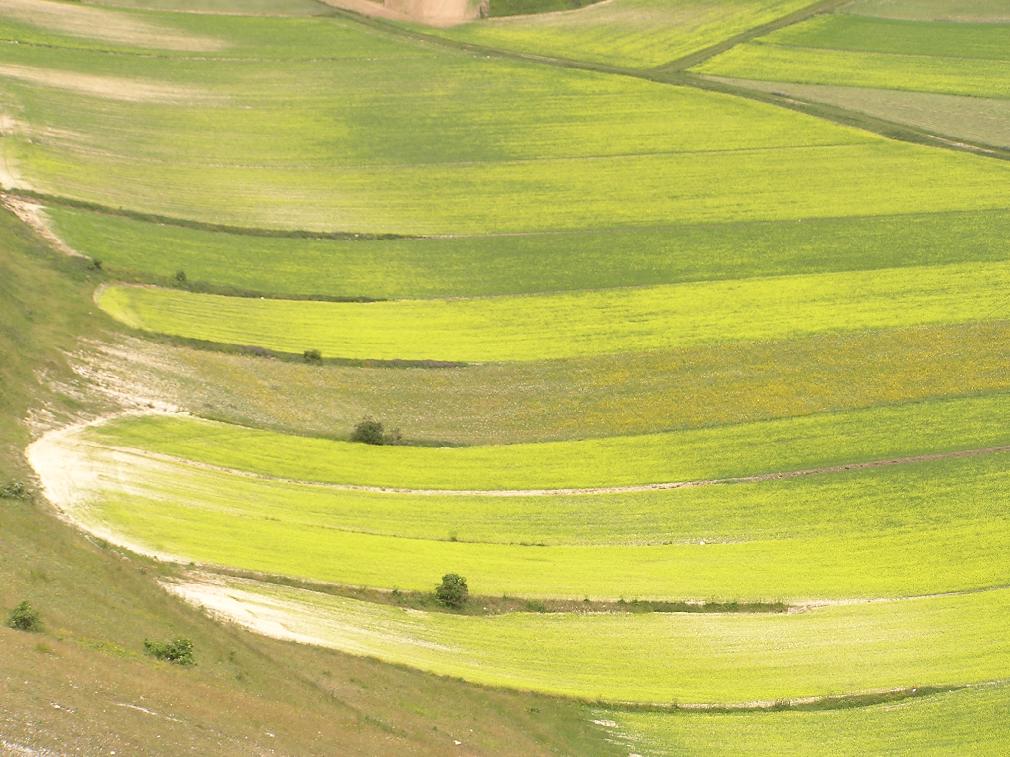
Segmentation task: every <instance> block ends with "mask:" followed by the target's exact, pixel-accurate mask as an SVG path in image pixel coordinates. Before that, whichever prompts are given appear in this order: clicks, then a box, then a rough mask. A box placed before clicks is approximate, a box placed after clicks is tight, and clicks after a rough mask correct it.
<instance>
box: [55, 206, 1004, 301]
mask: <svg viewBox="0 0 1010 757" xmlns="http://www.w3.org/2000/svg"><path fill="white" fill-rule="evenodd" d="M47 212H48V214H49V216H50V217H51V218H52V220H53V222H54V227H55V231H56V232H57V233H58V234H59V235H60V236H61V237H62V238H63V239H64V240H65V241H66V242H67V243H68V244H69V245H70V246H71V247H73V248H74V249H76V250H78V251H79V252H81V253H83V254H85V255H89V256H90V257H92V258H97V259H100V260H101V261H102V262H103V264H104V267H105V269H106V270H107V271H109V272H110V273H112V274H113V275H115V276H117V277H118V278H125V279H133V280H135V281H140V282H152V283H169V282H172V281H173V279H174V277H175V274H176V273H177V272H178V271H180V270H181V271H184V272H185V273H186V275H187V279H188V281H189V283H190V285H195V286H197V287H199V288H201V289H209V290H211V291H218V292H222V293H231V292H238V293H254V294H262V295H269V296H313V295H317V296H320V297H324V298H325V297H331V298H332V297H340V298H362V297H365V298H379V299H384V298H414V297H445V296H453V297H455V296H481V295H496V294H524V293H536V292H551V291H561V290H572V289H601V288H607V287H614V286H641V285H649V284H661V283H675V282H682V281H700V280H712V279H729V278H747V277H754V276H768V275H775V274H782V273H814V272H821V271H839V270H852V269H871V268H886V267H892V266H915V265H923V264H943V263H952V262H958V261H968V260H979V261H982V260H1003V259H1006V257H1007V255H1008V253H1007V251H1006V250H1005V248H1004V246H1003V245H1002V243H1001V241H1000V240H1002V239H1004V238H1006V237H1008V236H1010V213H1008V212H1006V211H983V212H959V213H937V214H915V215H908V216H881V217H858V218H845V219H833V218H826V219H817V218H815V219H808V220H806V221H804V222H802V223H797V222H795V221H782V222H737V223H710V224H683V225H675V226H669V227H656V228H643V229H612V230H605V229H601V230H598V231H593V232H579V231H571V232H566V233H554V234H551V233H542V234H533V235H520V236H500V237H495V236H488V237H481V236H474V237H458V238H445V239H439V238H431V239H386V240H383V239H378V240H377V239H366V238H356V239H347V238H336V237H334V238H330V239H325V240H324V239H318V238H308V239H307V238H301V237H298V236H296V235H295V234H296V233H288V234H284V235H281V234H279V233H277V234H270V235H264V236H258V235H256V234H255V233H254V235H253V236H248V235H244V234H238V233H234V231H232V230H226V229H220V230H215V229H212V228H196V227H194V228H189V227H186V226H173V225H167V224H165V223H164V222H162V223H157V222H153V221H154V220H155V219H151V221H145V220H142V219H131V218H127V217H123V216H112V217H110V216H108V215H105V214H103V213H100V212H95V211H90V210H83V209H71V208H64V207H60V206H52V207H50V208H49V209H48V211H47ZM215 232H217V233H215Z"/></svg>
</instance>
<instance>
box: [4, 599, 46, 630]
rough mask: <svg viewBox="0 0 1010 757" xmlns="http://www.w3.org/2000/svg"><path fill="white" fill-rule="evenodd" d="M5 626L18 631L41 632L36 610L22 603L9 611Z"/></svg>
mask: <svg viewBox="0 0 1010 757" xmlns="http://www.w3.org/2000/svg"><path fill="white" fill-rule="evenodd" d="M7 625H8V626H9V627H10V628H13V629H15V630H18V631H41V630H42V619H41V618H40V617H39V613H38V610H36V609H35V608H34V607H32V606H31V605H30V604H28V602H22V603H21V604H19V605H18V606H17V607H15V608H14V609H13V610H11V614H10V617H8V618H7Z"/></svg>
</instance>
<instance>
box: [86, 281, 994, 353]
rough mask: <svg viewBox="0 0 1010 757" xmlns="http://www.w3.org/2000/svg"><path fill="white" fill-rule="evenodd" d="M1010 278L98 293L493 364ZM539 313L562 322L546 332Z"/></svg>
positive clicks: (269, 336) (152, 316)
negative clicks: (317, 298)
mask: <svg viewBox="0 0 1010 757" xmlns="http://www.w3.org/2000/svg"><path fill="white" fill-rule="evenodd" d="M1008 286H1010V265H1008V264H1006V263H999V264H975V263H973V264H959V265H950V266H935V267H928V268H913V269H890V270H883V271H868V272H854V271H853V272H849V273H845V274H811V275H808V276H788V277H782V278H780V277H774V278H768V279H751V280H747V281H732V282H704V283H695V284H681V285H676V286H667V287H648V288H641V289H629V290H624V289H611V290H605V291H594V292H579V293H565V294H555V295H550V296H544V297H540V298H537V299H528V298H509V297H502V298H489V299H464V300H437V301H432V300H424V301H416V300H399V301H395V302H369V303H333V302H313V301H304V300H300V301H285V300H271V299H261V298H260V299H257V298H251V297H228V296H223V295H215V294H199V293H192V292H185V291H179V290H175V289H155V288H150V287H123V286H118V287H109V288H107V289H104V290H103V291H102V292H101V293H100V295H99V296H98V303H99V305H100V307H101V308H102V309H103V310H105V311H106V312H107V313H109V314H110V315H112V316H114V317H115V318H117V319H118V320H120V321H122V322H123V323H125V324H127V325H129V326H132V327H134V328H137V329H142V330H144V331H153V332H156V333H162V334H169V335H171V336H178V337H184V338H187V339H196V340H199V341H204V342H217V343H221V344H232V345H254V346H257V347H264V348H266V349H270V350H276V351H278V352H289V353H295V354H300V353H302V352H303V351H304V350H307V349H317V350H320V351H321V352H322V353H323V355H324V356H326V357H338V358H350V359H359V360H360V359H370V358H376V359H387V360H396V359H401V360H439V361H461V362H488V361H507V360H538V359H539V360H543V359H548V358H565V357H579V356H585V355H593V354H606V353H614V352H619V351H621V350H622V348H623V349H627V350H632V351H643V352H644V351H648V350H657V349H664V348H667V349H668V348H676V347H689V346H694V345H699V344H714V343H727V342H737V341H761V340H766V341H767V340H775V339H787V338H790V337H797V336H806V335H811V334H818V333H825V332H828V333H830V332H837V331H846V330H864V329H879V328H888V327H890V328H898V327H907V326H918V325H928V324H937V323H963V322H967V321H979V320H989V319H1005V318H1007V316H1008V315H1010V303H1008V302H1007V300H1006V291H1007V288H1008ZM754 314H760V315H759V316H755V315H754ZM544 323H551V324H554V328H552V329H550V330H538V329H537V325H538V324H544ZM292 324H295V325H294V326H292Z"/></svg>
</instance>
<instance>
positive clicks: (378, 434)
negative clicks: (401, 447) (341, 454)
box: [351, 418, 386, 444]
mask: <svg viewBox="0 0 1010 757" xmlns="http://www.w3.org/2000/svg"><path fill="white" fill-rule="evenodd" d="M351 441H352V442H360V443H362V444H385V443H386V430H385V428H384V427H383V425H382V424H381V423H379V422H378V421H377V420H375V419H374V418H365V419H364V420H363V421H361V422H360V423H359V424H358V425H357V426H355V427H354V432H353V433H352V434H351Z"/></svg>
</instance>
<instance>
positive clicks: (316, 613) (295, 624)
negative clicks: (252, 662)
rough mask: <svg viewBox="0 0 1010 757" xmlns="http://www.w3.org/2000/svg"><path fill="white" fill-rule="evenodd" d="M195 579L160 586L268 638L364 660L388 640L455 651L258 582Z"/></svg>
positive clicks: (307, 594)
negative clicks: (273, 592)
mask: <svg viewBox="0 0 1010 757" xmlns="http://www.w3.org/2000/svg"><path fill="white" fill-rule="evenodd" d="M191 578H194V579H196V580H191V581H188V582H174V581H163V582H162V584H161V585H162V586H163V587H164V588H165V589H167V590H168V591H169V592H170V593H172V594H175V595H176V596H178V597H181V598H182V599H184V600H186V601H187V602H189V603H190V604H193V605H196V606H198V607H202V608H203V609H204V610H206V611H208V612H209V613H210V614H211V615H213V616H215V617H217V618H219V619H221V620H225V621H230V622H234V623H238V624H239V625H241V626H243V627H245V628H248V629H249V630H251V631H254V632H256V633H258V634H262V635H264V636H270V637H272V638H275V639H282V640H285V641H294V642H298V643H300V644H312V645H315V646H324V647H330V648H331V649H339V650H340V651H341V652H346V653H348V654H354V655H359V656H366V657H370V656H374V649H375V643H376V642H378V643H382V642H384V641H388V642H390V643H394V644H398V645H406V646H411V647H417V648H420V649H429V650H437V651H441V652H453V651H454V650H453V648H452V647H450V646H446V645H444V644H438V643H435V642H432V641H426V640H424V639H418V638H415V637H412V636H409V635H406V634H404V633H397V632H396V629H395V628H388V629H387V628H383V627H381V626H375V627H366V626H364V625H362V624H358V623H354V622H353V621H351V622H348V621H344V620H341V619H340V618H338V617H337V616H336V615H335V614H334V613H332V612H327V610H326V609H325V608H320V607H313V606H312V605H311V604H310V603H309V602H308V601H305V602H299V601H297V600H285V599H279V598H277V597H269V596H266V595H264V594H261V593H259V592H257V591H255V590H254V588H253V587H256V586H259V585H261V584H260V583H259V582H257V581H252V580H248V579H233V578H229V579H227V581H225V580H224V579H221V578H219V577H217V576H212V575H208V574H195V575H193V576H191ZM243 587H248V588H243ZM286 592H287V593H294V594H296V595H298V596H303V595H304V596H305V597H306V598H309V597H311V596H312V594H313V592H311V591H309V590H307V589H288V590H286ZM350 601H357V600H350ZM411 613H419V614H424V613H422V612H421V611H419V610H411V611H410V612H405V613H404V614H411ZM324 634H325V636H324Z"/></svg>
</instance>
